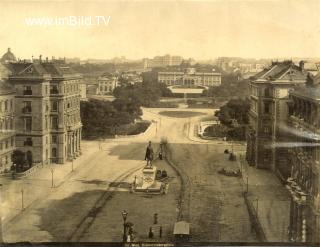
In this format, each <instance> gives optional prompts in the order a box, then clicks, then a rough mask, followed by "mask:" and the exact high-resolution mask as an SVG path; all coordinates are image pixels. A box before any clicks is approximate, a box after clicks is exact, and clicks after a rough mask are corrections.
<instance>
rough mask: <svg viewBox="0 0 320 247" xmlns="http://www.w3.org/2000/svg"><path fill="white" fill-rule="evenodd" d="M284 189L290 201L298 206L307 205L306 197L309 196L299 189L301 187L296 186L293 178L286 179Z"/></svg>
mask: <svg viewBox="0 0 320 247" xmlns="http://www.w3.org/2000/svg"><path fill="white" fill-rule="evenodd" d="M286 188H287V189H288V191H289V192H290V194H291V196H292V199H293V200H294V201H295V202H296V203H298V204H300V205H306V204H307V203H308V200H307V199H308V196H309V194H308V193H306V192H305V191H303V190H302V189H301V187H300V186H299V185H298V184H297V182H296V181H295V179H293V178H288V179H287V185H286Z"/></svg>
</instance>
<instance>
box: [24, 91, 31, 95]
mask: <svg viewBox="0 0 320 247" xmlns="http://www.w3.org/2000/svg"><path fill="white" fill-rule="evenodd" d="M23 95H32V90H24V91H23Z"/></svg>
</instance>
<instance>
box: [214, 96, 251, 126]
mask: <svg viewBox="0 0 320 247" xmlns="http://www.w3.org/2000/svg"><path fill="white" fill-rule="evenodd" d="M249 110H250V101H249V99H247V98H246V99H239V98H238V99H231V100H229V101H228V103H227V104H225V105H223V106H222V107H220V110H219V111H217V112H216V113H215V116H217V117H218V118H219V121H220V122H221V123H222V124H224V125H226V126H228V127H232V125H233V124H234V123H235V122H237V123H238V124H239V125H244V124H248V123H249V118H248V113H249Z"/></svg>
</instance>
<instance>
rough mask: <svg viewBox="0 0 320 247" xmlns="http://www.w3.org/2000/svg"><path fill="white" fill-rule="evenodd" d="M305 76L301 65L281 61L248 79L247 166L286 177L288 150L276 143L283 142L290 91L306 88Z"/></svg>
mask: <svg viewBox="0 0 320 247" xmlns="http://www.w3.org/2000/svg"><path fill="white" fill-rule="evenodd" d="M307 74H308V73H307V72H306V71H305V70H304V68H303V63H300V66H297V65H295V64H294V63H293V62H292V61H284V62H273V63H272V65H271V66H270V67H269V68H266V69H264V70H263V71H261V72H259V73H258V74H256V75H255V76H254V77H253V78H252V79H251V82H250V85H249V87H250V92H251V93H250V104H251V107H250V112H249V121H250V128H249V129H248V131H247V153H246V159H247V161H248V163H249V164H250V165H252V166H255V167H257V168H265V169H271V170H273V171H275V172H277V174H278V175H280V176H283V177H286V176H287V174H288V172H289V171H288V160H287V158H286V157H287V148H286V147H281V145H278V143H279V142H281V141H283V140H285V138H286V136H285V135H284V134H283V131H282V130H283V127H284V126H285V125H286V121H287V118H288V101H289V90H290V89H292V88H293V87H294V86H296V85H303V84H305V82H306V78H307Z"/></svg>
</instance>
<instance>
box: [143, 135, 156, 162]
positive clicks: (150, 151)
mask: <svg viewBox="0 0 320 247" xmlns="http://www.w3.org/2000/svg"><path fill="white" fill-rule="evenodd" d="M153 155H154V153H153V148H152V146H151V141H149V145H148V147H147V149H146V155H145V158H144V159H145V160H146V161H147V166H148V167H152V160H153Z"/></svg>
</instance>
